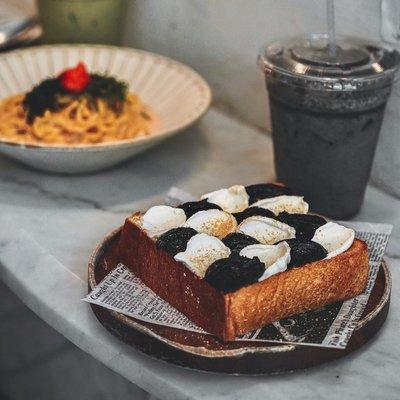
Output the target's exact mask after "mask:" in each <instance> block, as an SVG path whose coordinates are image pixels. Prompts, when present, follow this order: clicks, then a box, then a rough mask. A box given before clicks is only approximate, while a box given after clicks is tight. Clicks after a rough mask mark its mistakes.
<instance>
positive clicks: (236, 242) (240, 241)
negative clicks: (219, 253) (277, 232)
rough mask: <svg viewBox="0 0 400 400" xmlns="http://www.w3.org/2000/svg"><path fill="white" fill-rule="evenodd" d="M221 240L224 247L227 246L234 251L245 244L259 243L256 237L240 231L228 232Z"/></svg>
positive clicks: (240, 248) (239, 249)
mask: <svg viewBox="0 0 400 400" xmlns="http://www.w3.org/2000/svg"><path fill="white" fill-rule="evenodd" d="M222 242H223V243H224V245H225V246H226V247H229V249H230V250H231V251H233V252H236V253H239V252H240V251H241V250H242V249H244V248H245V247H246V246H250V245H251V244H259V243H260V242H259V241H258V240H257V239H255V238H253V237H251V236H249V235H245V234H244V233H240V232H233V233H230V234H229V235H227V236H225V237H224V238H223V239H222Z"/></svg>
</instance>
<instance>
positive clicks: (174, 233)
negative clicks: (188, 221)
mask: <svg viewBox="0 0 400 400" xmlns="http://www.w3.org/2000/svg"><path fill="white" fill-rule="evenodd" d="M194 235H197V231H195V230H194V229H192V228H174V229H171V230H169V231H168V232H165V233H164V234H162V235H161V236H160V237H159V238H158V239H157V242H156V246H157V247H158V248H159V249H162V250H164V251H166V252H167V253H169V254H170V255H171V256H174V255H175V254H178V253H180V252H181V251H185V250H186V245H187V242H188V241H189V239H190V238H191V237H193V236H194Z"/></svg>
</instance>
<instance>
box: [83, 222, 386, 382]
mask: <svg viewBox="0 0 400 400" xmlns="http://www.w3.org/2000/svg"><path fill="white" fill-rule="evenodd" d="M121 229H122V228H119V229H117V230H115V231H114V232H112V233H111V234H110V235H109V236H107V237H106V238H104V240H103V241H102V242H101V243H100V244H99V245H98V247H97V248H96V249H95V251H94V252H93V254H92V256H91V258H90V261H89V269H88V275H89V276H88V280H89V291H91V290H93V289H94V287H95V286H96V285H97V284H98V283H99V282H100V281H101V280H102V279H103V278H104V277H105V276H106V275H107V274H108V273H109V272H110V271H111V270H112V269H114V268H115V267H116V265H117V264H118V260H117V258H116V251H115V249H116V244H117V243H118V239H119V236H120V233H121ZM390 289H391V278H390V273H389V270H388V267H387V266H386V264H385V263H384V262H383V263H382V265H381V267H380V268H379V272H378V276H377V278H376V282H375V286H374V288H373V291H372V293H371V296H370V298H369V301H368V304H367V306H366V308H365V311H364V313H363V315H362V317H361V319H360V320H359V322H358V324H357V326H356V328H355V330H354V332H353V335H352V337H351V338H350V341H349V343H348V345H347V347H346V349H343V350H341V349H332V348H322V347H315V346H307V345H288V344H279V343H260V342H259V343H254V342H245V341H241V342H230V343H223V342H221V341H220V340H218V339H217V338H215V337H213V336H210V335H204V334H200V333H194V332H187V331H183V330H180V329H176V328H169V327H164V326H160V325H155V324H151V323H147V322H143V321H140V320H137V319H134V318H132V317H128V316H126V315H123V314H121V313H119V312H116V311H112V310H108V309H106V308H104V307H100V306H97V305H93V304H91V307H92V310H93V312H94V314H95V315H96V317H97V319H98V320H99V321H100V323H101V324H102V325H103V326H104V327H105V328H106V329H107V330H108V331H110V332H111V333H112V334H113V335H115V336H117V337H119V338H120V339H122V340H123V341H124V342H126V343H128V344H130V345H132V346H134V347H135V348H137V349H138V350H140V351H142V352H144V353H146V354H148V355H149V356H152V357H155V358H158V359H161V360H164V361H167V362H170V363H173V364H176V365H179V366H183V367H188V368H193V369H198V370H203V371H212V372H223V373H228V374H272V373H282V372H289V371H294V370H297V369H304V368H309V367H312V366H315V365H319V364H322V363H325V362H328V361H332V360H335V359H337V358H340V357H343V356H345V355H347V354H349V353H352V352H353V351H354V350H356V349H358V348H360V347H361V346H362V345H363V344H365V343H366V342H367V341H368V340H370V339H371V338H372V337H373V336H374V335H375V334H376V333H377V332H378V330H379V329H380V328H381V326H382V325H383V323H384V321H385V320H386V317H387V314H388V311H389V303H390Z"/></svg>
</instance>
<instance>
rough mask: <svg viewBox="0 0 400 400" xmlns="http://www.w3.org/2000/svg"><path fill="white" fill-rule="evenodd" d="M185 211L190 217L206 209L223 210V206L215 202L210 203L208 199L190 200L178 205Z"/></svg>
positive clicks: (187, 216)
mask: <svg viewBox="0 0 400 400" xmlns="http://www.w3.org/2000/svg"><path fill="white" fill-rule="evenodd" d="M178 208H181V209H182V210H183V211H185V214H186V218H190V217H191V216H192V215H193V214H196V213H197V212H199V211H205V210H222V208H221V207H220V206H218V205H216V204H214V203H210V202H208V201H207V199H204V200H199V201H188V202H187V203H183V204H181V205H179V206H178Z"/></svg>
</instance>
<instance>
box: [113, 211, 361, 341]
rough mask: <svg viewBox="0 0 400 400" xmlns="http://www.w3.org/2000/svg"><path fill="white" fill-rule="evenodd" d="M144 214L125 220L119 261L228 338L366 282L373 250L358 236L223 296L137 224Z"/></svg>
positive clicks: (348, 293) (346, 294) (349, 293)
mask: <svg viewBox="0 0 400 400" xmlns="http://www.w3.org/2000/svg"><path fill="white" fill-rule="evenodd" d="M139 218H140V214H139V213H137V214H135V215H133V216H132V217H130V218H128V219H127V220H126V221H125V225H124V227H123V230H122V235H121V238H120V243H119V249H118V251H119V255H120V260H119V261H121V262H122V263H124V264H125V265H126V266H127V267H129V268H130V269H131V270H132V272H133V273H134V274H135V275H136V276H138V277H139V278H140V279H141V280H142V281H143V282H144V283H145V284H146V285H147V286H148V287H149V288H150V289H152V290H153V291H154V292H155V293H157V294H158V295H159V296H160V297H161V298H163V299H164V300H166V301H167V302H168V303H170V304H171V305H172V306H173V307H175V308H176V309H177V310H179V311H180V312H182V313H183V314H185V315H186V316H187V317H188V318H189V319H190V320H192V321H193V322H194V323H195V324H197V325H198V326H200V327H201V328H203V329H204V330H206V331H207V332H209V333H211V334H213V335H215V336H217V337H218V338H220V339H221V340H223V341H232V340H234V339H235V337H236V336H238V335H242V334H245V333H247V332H249V331H251V330H253V329H257V328H261V327H262V326H265V325H267V324H269V323H271V322H273V321H276V320H279V319H281V318H284V317H288V316H290V315H295V314H298V313H301V312H304V311H308V310H313V309H317V308H320V307H322V306H324V305H326V304H330V303H333V302H336V301H339V300H345V299H349V298H352V297H354V296H357V295H358V294H360V293H362V292H363V291H364V289H365V285H366V283H367V277H368V271H369V257H368V249H367V245H366V243H365V242H363V241H361V240H358V239H356V240H354V242H353V244H352V246H351V247H350V248H349V249H348V250H347V251H345V252H344V253H341V254H339V255H338V256H336V257H333V258H331V259H327V260H321V261H316V262H313V263H309V264H304V265H302V266H300V267H296V268H292V269H289V270H287V271H285V272H282V273H279V274H277V275H274V276H271V277H270V278H268V279H266V280H264V281H262V282H257V283H254V284H251V285H248V286H245V287H242V288H240V289H238V290H237V291H235V292H232V293H226V294H224V293H221V292H219V291H217V290H216V289H215V288H214V287H212V286H211V285H210V284H208V283H207V282H206V281H205V280H204V279H201V278H199V277H198V276H197V275H195V274H194V273H193V272H191V271H190V270H189V269H188V268H187V267H186V266H185V265H184V264H182V263H181V262H178V261H175V259H174V258H173V257H171V256H170V255H169V254H168V253H166V252H165V251H163V250H160V249H158V248H157V247H156V243H155V241H154V240H153V239H152V238H150V237H149V236H148V235H147V234H146V233H145V232H144V231H143V230H142V229H141V228H140V226H138V225H137V224H136V221H138V219H139Z"/></svg>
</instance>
